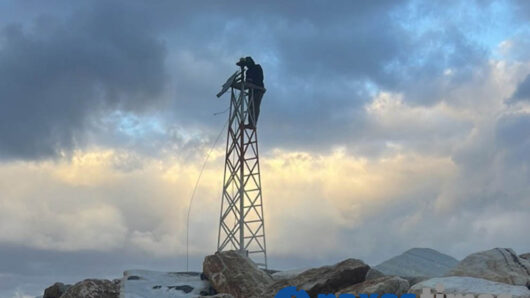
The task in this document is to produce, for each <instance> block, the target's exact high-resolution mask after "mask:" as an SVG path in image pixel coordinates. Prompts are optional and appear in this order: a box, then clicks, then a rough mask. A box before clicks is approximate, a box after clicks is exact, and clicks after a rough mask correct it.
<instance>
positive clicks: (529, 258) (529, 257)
mask: <svg viewBox="0 0 530 298" xmlns="http://www.w3.org/2000/svg"><path fill="white" fill-rule="evenodd" d="M519 258H522V259H525V260H528V261H530V253H526V254H522V255H519Z"/></svg>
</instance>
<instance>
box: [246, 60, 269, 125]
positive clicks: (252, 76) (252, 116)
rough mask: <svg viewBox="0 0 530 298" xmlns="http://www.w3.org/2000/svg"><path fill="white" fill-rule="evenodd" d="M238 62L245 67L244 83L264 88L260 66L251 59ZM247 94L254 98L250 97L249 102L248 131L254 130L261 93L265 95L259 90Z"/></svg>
mask: <svg viewBox="0 0 530 298" xmlns="http://www.w3.org/2000/svg"><path fill="white" fill-rule="evenodd" d="M240 62H242V64H244V65H245V66H246V67H247V71H246V73H245V74H246V81H247V82H249V83H252V84H254V85H256V86H259V87H263V88H264V87H265V86H264V85H263V69H262V68H261V65H259V64H256V63H255V62H254V60H253V59H252V58H251V57H246V58H244V62H243V58H242V60H241V61H240ZM249 92H250V94H252V92H253V93H254V96H253V97H251V98H250V101H249V106H248V113H249V124H248V126H247V127H248V128H250V129H254V128H256V123H257V122H258V117H259V108H260V105H261V99H262V98H263V93H265V91H264V90H259V89H253V90H252V89H250V90H249Z"/></svg>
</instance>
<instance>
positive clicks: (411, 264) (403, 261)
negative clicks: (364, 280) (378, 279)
mask: <svg viewBox="0 0 530 298" xmlns="http://www.w3.org/2000/svg"><path fill="white" fill-rule="evenodd" d="M456 264H458V260H457V259H455V258H453V257H451V256H448V255H445V254H442V253H440V252H438V251H436V250H434V249H430V248H412V249H409V250H407V251H406V252H404V253H402V254H401V255H399V256H395V257H393V258H391V259H389V260H387V261H384V262H383V263H381V264H379V265H377V266H375V269H377V270H379V271H381V272H382V273H384V274H385V275H397V276H401V277H437V276H443V275H444V274H445V273H446V272H448V271H449V270H451V269H452V268H453V267H454V266H456Z"/></svg>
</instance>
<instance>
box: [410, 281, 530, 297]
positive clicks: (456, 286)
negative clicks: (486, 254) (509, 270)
mask: <svg viewBox="0 0 530 298" xmlns="http://www.w3.org/2000/svg"><path fill="white" fill-rule="evenodd" d="M436 285H442V287H443V290H442V291H440V292H439V293H444V294H460V295H465V294H472V295H474V296H475V297H478V295H480V294H490V295H494V296H498V295H500V294H509V295H512V298H529V297H530V290H528V289H527V288H526V287H523V286H514V285H509V284H505V283H500V282H494V281H490V280H485V279H481V278H474V277H466V276H450V277H436V278H431V279H428V280H424V281H422V282H420V283H418V284H416V285H414V286H412V288H410V290H409V293H412V294H416V295H417V297H419V295H420V294H421V293H422V291H423V289H424V288H429V289H432V292H431V293H435V292H437V291H436V290H435V289H436Z"/></svg>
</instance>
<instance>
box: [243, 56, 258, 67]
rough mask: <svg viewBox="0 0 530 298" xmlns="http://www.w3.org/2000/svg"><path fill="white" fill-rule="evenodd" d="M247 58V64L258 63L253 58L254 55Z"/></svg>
mask: <svg viewBox="0 0 530 298" xmlns="http://www.w3.org/2000/svg"><path fill="white" fill-rule="evenodd" d="M245 60H246V62H247V65H254V64H256V63H255V62H254V60H253V59H252V57H250V56H248V57H246V58H245Z"/></svg>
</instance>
